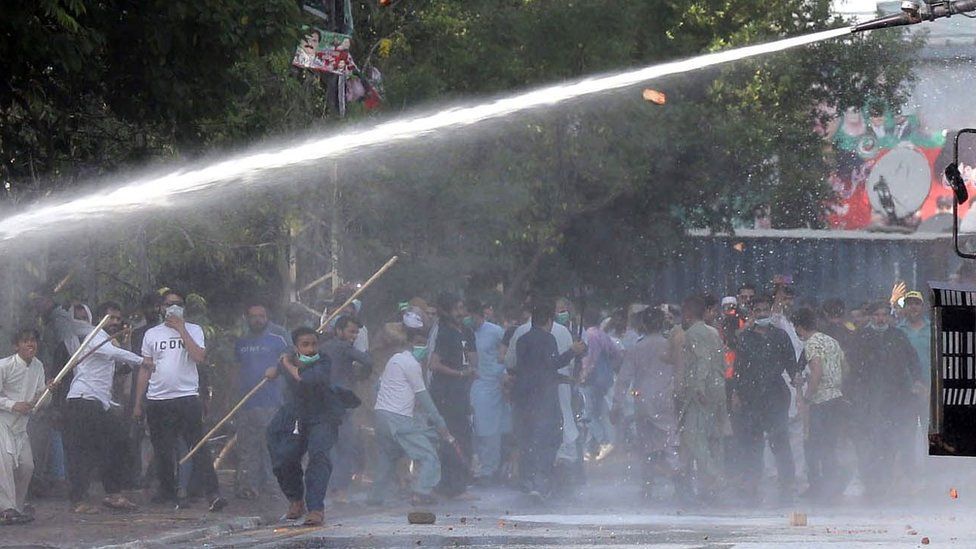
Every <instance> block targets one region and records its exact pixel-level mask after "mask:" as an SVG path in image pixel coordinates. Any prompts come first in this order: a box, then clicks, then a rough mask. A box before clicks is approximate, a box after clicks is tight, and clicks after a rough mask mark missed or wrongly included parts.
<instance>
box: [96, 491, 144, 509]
mask: <svg viewBox="0 0 976 549" xmlns="http://www.w3.org/2000/svg"><path fill="white" fill-rule="evenodd" d="M102 505H104V506H105V507H108V508H109V509H118V510H120V511H137V510H139V506H138V505H136V504H135V503H132V502H131V501H129V500H128V499H126V497H125V496H123V495H122V494H109V495H107V496H105V499H103V500H102Z"/></svg>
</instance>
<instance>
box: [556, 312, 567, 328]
mask: <svg viewBox="0 0 976 549" xmlns="http://www.w3.org/2000/svg"><path fill="white" fill-rule="evenodd" d="M556 322H558V323H559V324H562V325H563V326H569V311H562V312H560V313H556Z"/></svg>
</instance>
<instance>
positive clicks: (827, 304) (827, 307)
mask: <svg viewBox="0 0 976 549" xmlns="http://www.w3.org/2000/svg"><path fill="white" fill-rule="evenodd" d="M846 311H847V307H846V306H844V300H842V299H838V298H836V297H835V298H832V299H828V300H827V301H824V304H823V313H824V316H826V317H827V318H840V317H842V316H844V313H845V312H846Z"/></svg>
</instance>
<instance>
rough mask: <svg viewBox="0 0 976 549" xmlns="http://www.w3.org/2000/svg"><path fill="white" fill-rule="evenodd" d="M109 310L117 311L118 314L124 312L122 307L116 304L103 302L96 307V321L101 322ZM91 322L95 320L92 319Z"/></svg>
mask: <svg viewBox="0 0 976 549" xmlns="http://www.w3.org/2000/svg"><path fill="white" fill-rule="evenodd" d="M109 309H115V310H116V311H119V312H120V313H121V312H122V311H123V310H124V309H122V306H121V305H119V304H118V303H116V302H114V301H105V302H103V303H100V304H99V305H98V307H96V308H95V316H96V317H97V318H98V320H101V319H102V318H103V317H104V316H105V315H107V314H108V310H109ZM92 320H95V319H92Z"/></svg>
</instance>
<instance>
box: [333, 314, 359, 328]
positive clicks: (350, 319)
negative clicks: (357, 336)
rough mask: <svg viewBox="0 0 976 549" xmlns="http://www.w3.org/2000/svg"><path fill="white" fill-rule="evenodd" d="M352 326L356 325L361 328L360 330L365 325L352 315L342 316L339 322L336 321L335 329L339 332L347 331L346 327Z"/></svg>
mask: <svg viewBox="0 0 976 549" xmlns="http://www.w3.org/2000/svg"><path fill="white" fill-rule="evenodd" d="M350 324H355V325H356V326H359V327H360V328H362V327H363V323H362V322H360V321H359V319H358V318H356V317H354V316H351V315H342V316H340V317H339V320H336V323H335V329H336V330H337V331H340V330H345V329H346V326H348V325H350Z"/></svg>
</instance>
